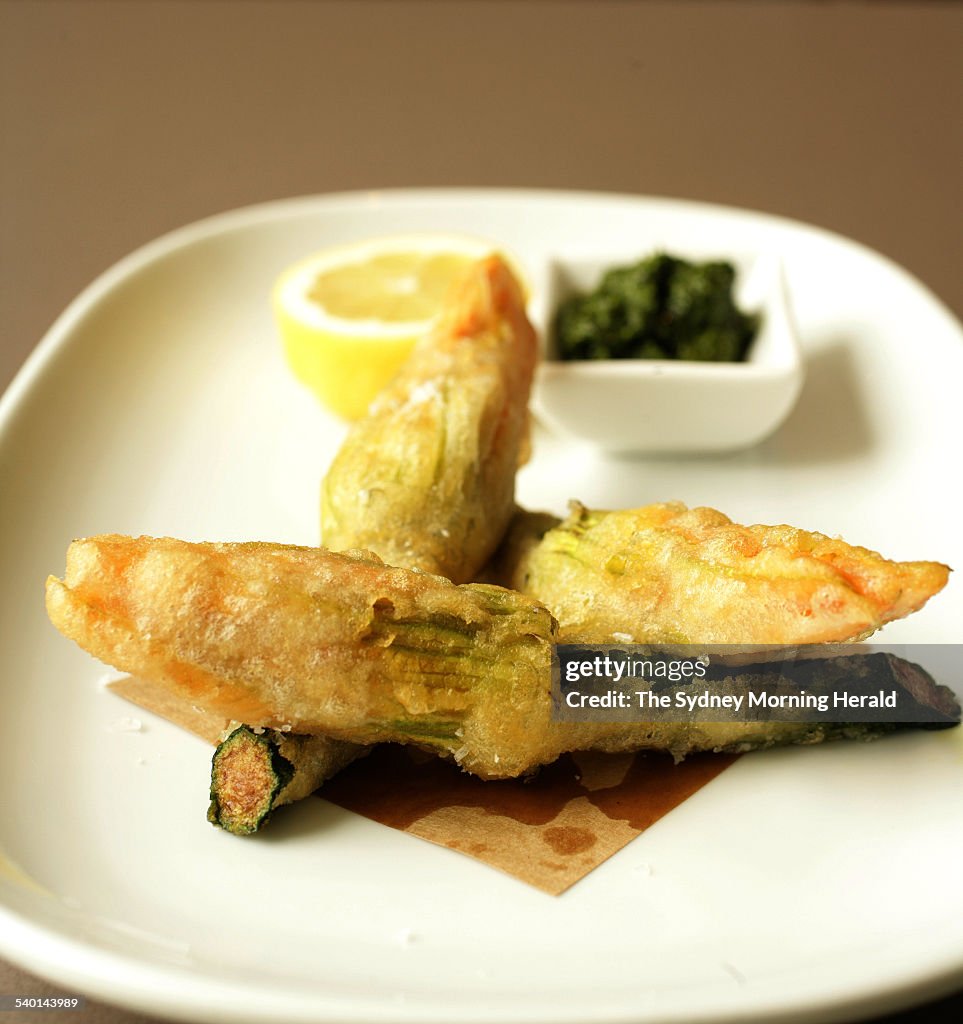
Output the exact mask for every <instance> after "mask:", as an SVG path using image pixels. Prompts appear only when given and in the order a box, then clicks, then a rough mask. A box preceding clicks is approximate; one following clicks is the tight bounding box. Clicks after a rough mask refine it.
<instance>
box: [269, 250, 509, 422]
mask: <svg viewBox="0 0 963 1024" xmlns="http://www.w3.org/2000/svg"><path fill="white" fill-rule="evenodd" d="M494 248H495V247H494V246H492V245H491V244H490V243H487V242H484V241H481V240H479V239H473V238H465V237H461V236H453V235H401V236H396V237H392V238H381V239H372V240H370V241H366V242H359V243H356V244H353V245H346V246H339V247H337V248H333V249H326V250H324V251H323V252H319V253H316V254H315V255H313V256H310V257H308V258H307V259H305V260H302V261H301V262H299V263H297V264H295V265H294V266H292V267H290V268H288V269H287V270H286V271H284V273H282V274H281V276H280V277H279V278H278V280H277V283H276V284H275V286H274V291H273V295H272V300H273V306H274V315H275V318H276V320H277V324H278V328H279V330H280V333H281V339H282V342H283V344H284V351H285V355H286V356H287V360H288V363H289V365H290V367H291V369H292V371H293V372H294V375H295V376H296V377H297V378H298V379H299V380H300V381H301V382H302V383H304V384H306V385H307V386H308V387H309V388H310V389H311V390H312V391H313V392H314V393H315V394H316V395H317V396H318V398H319V399H320V400H321V401H322V402H323V403H324V404H325V405H326V406H327V407H328V408H329V409H331V410H333V411H334V412H336V413H338V414H339V415H340V416H343V417H345V418H346V419H357V418H358V417H359V416H363V415H364V413H365V412H366V411H367V408H368V405H369V404H370V402H371V400H372V398H374V396H375V395H376V394H377V393H378V392H379V391H380V390H381V389H382V388H383V387H384V386H385V384H387V383H388V381H389V380H390V379H391V378H392V377H393V376H394V374H395V373H396V372H397V370H398V368H399V367H400V366H401V364H402V363H403V362H404V361H405V359H406V358H407V357H408V354H409V353H410V351H411V349H412V346H413V345H414V344H415V342H416V341H417V340H418V338H420V337H421V336H422V335H424V334H425V333H427V332H428V331H429V330H430V329H431V327H432V325H433V323H434V322H435V320H436V318H437V316H438V313H439V311H440V309H441V306H442V303H443V302H444V299H445V296H446V295H447V293H448V289H449V287H450V285H451V283H452V281H453V280H454V279H455V278H456V277H458V276H459V275H460V274H461V273H462V272H463V271H464V270H465V269H466V268H467V267H468V266H469V264H471V263H472V262H473V261H475V260H477V259H480V258H481V257H482V256H485V255H486V254H487V253H490V252H492V251H493V249H494Z"/></svg>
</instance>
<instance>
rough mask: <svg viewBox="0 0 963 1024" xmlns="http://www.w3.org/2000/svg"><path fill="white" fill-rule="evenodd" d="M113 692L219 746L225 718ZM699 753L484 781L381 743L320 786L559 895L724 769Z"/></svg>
mask: <svg viewBox="0 0 963 1024" xmlns="http://www.w3.org/2000/svg"><path fill="white" fill-rule="evenodd" d="M110 689H111V690H112V691H113V692H114V693H117V694H119V695H120V696H122V697H125V698H126V699H127V700H129V701H131V702H132V703H134V704H136V705H138V707H141V708H144V709H145V710H148V711H152V712H154V713H155V714H157V715H160V716H161V717H162V718H165V719H167V720H168V721H170V722H173V723H174V724H175V725H179V726H181V727H182V728H184V729H187V730H189V731H190V732H193V733H194V734H196V735H198V736H200V737H202V738H203V739H206V740H208V741H209V742H211V743H216V742H217V741H218V739H219V738H220V736H221V735H222V733H223V732H224V730H225V729H226V728H227V726H228V724H229V723H228V722H227V721H226V720H224V719H222V718H217V717H214V716H211V715H208V714H207V713H206V712H204V711H202V710H200V709H199V708H192V707H185V706H184V705H183V704H182V703H180V702H177V701H173V700H171V698H170V697H169V696H168V695H167V694H166V693H165V692H164V691H163V690H162V689H161V688H160V687H156V686H154V685H153V684H151V683H149V682H147V681H145V680H142V679H135V678H125V679H121V680H118V681H117V682H115V683H111V684H110ZM736 759H737V756H735V755H724V754H699V755H695V756H692V757H689V758H686V760H685V761H683V762H682V763H681V764H678V765H677V764H674V763H673V761H672V758H671V757H669V756H668V755H663V754H647V755H646V754H599V753H593V752H579V753H575V754H565V755H563V756H562V757H561V758H559V760H558V761H556V762H555V763H554V764H551V765H547V766H546V767H544V768H542V770H541V771H540V772H539V773H538V774H537V775H536V776H534V777H533V778H530V779H507V780H504V781H499V782H483V781H482V780H481V779H477V778H475V777H474V776H473V775H468V774H467V773H465V772H463V771H461V770H460V769H459V768H458V767H457V766H456V765H453V764H451V763H450V762H447V761H442V760H441V759H439V758H436V757H431V756H430V755H427V754H423V753H421V752H419V751H417V750H414V749H412V748H408V747H400V746H393V745H384V746H380V747H376V748H375V749H374V750H373V751H372V752H371V754H369V755H368V756H367V757H365V758H362V759H361V760H360V761H356V762H355V763H354V764H351V765H349V766H348V767H347V768H345V769H344V771H342V772H341V773H340V774H339V775H337V776H335V778H333V779H330V780H329V781H328V782H326V783H325V784H324V789H323V790H322V791H321V793H319V794H318V795H319V796H323V797H324V799H325V800H329V801H330V802H331V803H333V804H336V805H337V806H339V807H343V808H345V809H346V810H349V811H354V812H355V813H356V814H361V815H363V816H364V817H366V818H370V819H371V820H373V821H378V822H381V823H382V824H383V825H388V826H389V827H391V828H396V829H399V830H401V831H402V832H408V833H410V834H411V835H414V836H418V837H419V838H421V839H427V840H429V841H430V842H432V843H437V844H438V845H440V846H445V847H447V848H448V849H449V850H457V851H458V852H459V853H464V854H467V855H468V856H469V857H474V858H475V859H476V860H480V861H483V862H484V863H485V864H489V865H491V866H492V867H495V868H499V869H500V870H501V871H504V872H506V873H507V874H509V875H512V876H514V877H515V878H518V879H521V880H522V881H523V882H528V883H529V885H534V886H535V887H536V888H538V889H541V890H542V891H543V892H547V893H551V894H552V895H558V894H560V893H563V892H564V891H565V890H566V889H568V888H569V887H570V886H572V885H574V884H575V882H577V881H579V879H581V878H584V877H585V876H586V875H587V874H588V873H589V872H590V871H592V870H593V869H594V868H596V867H598V866H599V864H601V863H602V862H603V861H605V860H607V859H608V858H609V857H611V856H612V854H613V853H616V852H617V851H618V850H621V849H622V847H623V846H625V845H626V843H628V842H630V841H631V840H633V839H634V838H635V837H636V836H637V835H639V834H640V833H642V832H644V831H645V829H647V828H648V827H649V826H650V825H651V824H652V823H653V822H656V821H658V820H659V818H661V817H662V816H663V815H665V814H668V812H669V811H671V810H672V809H673V808H674V807H678V806H679V804H681V803H682V802H683V801H684V800H686V799H688V798H689V797H690V796H692V794H693V793H695V792H696V791H697V790H699V789H701V788H702V787H703V786H704V785H705V784H706V783H707V782H710V781H711V780H712V779H714V778H715V777H716V776H717V775H719V774H720V772H722V771H724V770H725V769H726V768H727V767H728V766H729V765H731V764H732V763H733V762H734V761H735V760H736Z"/></svg>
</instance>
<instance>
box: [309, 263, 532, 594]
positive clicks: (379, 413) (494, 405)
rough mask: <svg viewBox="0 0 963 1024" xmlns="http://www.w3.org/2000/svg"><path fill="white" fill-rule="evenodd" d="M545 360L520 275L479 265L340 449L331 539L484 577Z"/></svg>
mask: <svg viewBox="0 0 963 1024" xmlns="http://www.w3.org/2000/svg"><path fill="white" fill-rule="evenodd" d="M535 356H536V345H535V332H534V331H533V329H532V326H531V324H530V323H529V322H528V319H527V318H526V316H525V301H524V297H523V295H522V292H521V289H520V287H519V285H518V282H517V281H516V280H515V279H514V277H513V276H512V274H511V271H510V270H509V269H508V267H507V265H506V264H505V262H504V261H503V260H502V259H501V258H500V257H498V256H491V257H488V258H487V259H484V260H481V261H480V262H478V263H477V264H474V265H473V267H472V268H471V269H470V271H469V273H468V275H467V277H466V278H465V279H464V280H463V281H462V282H461V283H460V285H459V286H458V288H457V290H456V291H455V293H454V294H453V296H452V299H451V300H450V302H449V304H448V307H447V311H446V312H445V314H444V315H443V318H442V320H441V322H440V324H439V325H438V327H437V328H436V329H435V331H434V332H433V333H432V334H430V335H429V336H428V337H427V338H425V339H423V340H422V341H421V342H419V343H418V345H417V346H416V347H415V350H414V352H413V353H412V355H411V357H410V359H409V360H408V361H407V362H406V363H405V365H404V366H403V367H402V369H401V371H400V372H399V374H398V375H397V376H396V377H395V379H394V380H393V381H392V383H391V384H389V385H388V387H387V388H386V389H385V390H384V391H382V392H381V394H380V395H379V396H378V397H377V398H376V399H375V400H374V402H373V403H372V404H371V408H370V409H369V411H368V415H367V416H366V417H365V418H364V419H362V420H361V421H359V422H358V423H357V424H355V426H354V427H353V428H352V429H351V432H350V433H349V434H348V437H347V439H346V440H345V442H344V444H343V445H342V447H341V450H340V451H339V452H338V454H337V455H336V456H335V459H334V461H333V463H332V465H331V468H330V469H329V471H328V475H327V476H326V477H325V480H324V483H323V484H322V491H321V534H322V538H321V539H322V542H323V543H324V545H325V546H326V547H328V548H331V549H332V550H346V549H349V548H364V549H367V550H371V551H376V552H377V553H378V554H379V555H380V556H381V557H382V558H384V560H385V561H386V562H387V563H388V564H389V565H400V566H404V567H406V568H421V569H425V570H427V571H428V572H433V573H437V574H438V575H440V576H445V577H447V578H449V579H452V580H454V581H455V582H456V583H463V582H465V581H467V580H470V579H472V578H473V577H474V576H475V574H476V573H477V572H478V570H479V569H480V568H481V566H482V565H483V564H484V563H485V561H486V560H487V559H488V558H489V556H490V555H491V553H492V552H493V551H494V550H495V547H496V546H497V545H498V543H499V541H500V540H501V538H502V534H503V533H504V532H505V528H506V526H507V525H508V521H509V519H510V518H511V516H512V512H513V510H514V493H515V470H516V468H517V466H518V464H519V461H520V459H521V458H522V456H523V455H524V453H525V451H526V447H527V437H528V393H529V389H530V387H531V382H532V373H533V371H534V366H535Z"/></svg>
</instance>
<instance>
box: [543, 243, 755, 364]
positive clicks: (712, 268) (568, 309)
mask: <svg viewBox="0 0 963 1024" xmlns="http://www.w3.org/2000/svg"><path fill="white" fill-rule="evenodd" d="M735 276H736V272H735V269H734V268H733V266H732V264H730V263H725V262H721V261H717V262H711V263H689V262H687V261H686V260H683V259H678V258H677V257H675V256H669V255H667V254H665V253H658V254H656V255H654V256H650V257H649V258H648V259H644V260H642V261H641V262H640V263H636V264H635V265H633V266H630V267H617V268H615V269H613V270H609V271H608V272H607V273H606V274H605V275H604V276H603V278H602V281H601V283H600V284H599V286H598V287H597V288H596V289H595V291H593V292H590V293H589V294H587V295H574V296H572V297H571V298H570V299H568V300H567V301H565V302H564V303H563V304H562V305H561V307H560V308H559V311H558V316H557V320H556V337H557V339H558V354H559V358H560V359H694V360H702V361H706V362H739V361H741V360H743V359H745V358H746V352H747V350H748V348H749V344H750V342H751V341H752V339H753V338H754V337H755V334H756V331H757V329H758V327H759V318H758V317H757V316H754V315H751V314H748V313H743V312H742V311H741V310H739V309H738V308H737V307H736V304H735V302H734V301H733V298H732V284H733V281H734V280H735Z"/></svg>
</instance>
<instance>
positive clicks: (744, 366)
mask: <svg viewBox="0 0 963 1024" xmlns="http://www.w3.org/2000/svg"><path fill="white" fill-rule="evenodd" d="M669 251H670V252H671V254H672V255H673V256H682V257H684V258H685V259H690V260H704V259H706V258H707V256H706V254H696V253H690V252H685V251H678V250H677V249H676V248H675V247H671V248H670V250H669ZM643 255H646V254H644V253H636V254H635V255H630V256H629V257H628V258H626V256H625V254H622V255H621V256H614V257H613V256H606V257H595V258H591V259H580V260H567V259H566V260H561V259H559V260H553V261H551V262H550V263H549V264H548V266H547V267H546V271H545V278H546V279H545V281H544V302H543V304H542V306H541V310H542V312H543V316H542V317H541V319H542V320H543V322H542V323H541V324H539V326H540V328H541V333H542V337H543V339H544V346H545V347H544V351H543V361H542V364H541V366H540V367H539V370H538V374H537V377H536V382H535V388H534V392H533V399H532V405H533V408H534V410H535V413H536V415H537V416H538V418H539V420H540V421H541V422H542V423H543V424H544V425H545V426H546V427H548V428H549V429H550V430H551V431H552V432H553V433H556V434H558V435H560V436H562V437H566V438H569V439H572V440H579V441H584V442H587V443H589V444H592V445H594V446H595V447H597V448H600V449H603V450H605V451H609V452H624V453H631V452H640V453H672V452H692V453H698V452H722V451H731V450H736V449H740V448H748V447H749V446H751V445H754V444H756V443H758V442H759V441H761V440H763V439H764V438H765V437H767V436H769V435H770V434H771V433H772V432H773V431H775V430H776V429H777V428H778V426H779V425H780V424H781V423H782V422H783V421H784V420H785V418H786V417H787V416H788V415H789V413H790V411H791V410H792V407H793V406H794V405H795V403H796V399H797V398H798V397H799V393H800V391H801V389H802V384H803V376H804V372H803V361H802V356H801V354H800V348H799V343H798V340H797V338H796V332H795V329H794V327H793V324H792V319H791V317H790V313H789V308H788V302H787V296H786V287H785V282H784V278H783V272H782V265H781V263H780V261H779V259H778V258H777V257H775V256H774V255H770V254H762V255H758V256H744V257H739V256H733V255H732V254H727V253H720V254H712V256H713V258H718V259H725V260H727V261H728V262H730V263H732V264H733V265H734V267H735V268H736V284H735V289H734V291H735V299H736V302H737V304H738V306H739V308H740V309H743V310H745V311H747V312H752V313H757V314H759V316H760V324H759V329H758V332H757V334H756V336H755V338H754V339H753V341H752V343H751V345H750V347H749V350H748V353H747V356H746V359H745V360H744V361H743V362H695V361H690V360H682V359H594V360H563V359H561V358H559V352H558V346H557V341H556V329H555V315H556V312H557V310H558V308H559V306H560V304H561V303H562V302H564V301H565V299H567V298H568V297H569V296H571V295H573V294H576V293H585V292H588V291H591V290H592V289H594V288H595V287H596V286H597V285H598V283H599V280H600V279H601V277H602V275H603V273H604V272H605V271H606V270H608V269H611V268H612V267H619V266H625V265H627V264H629V263H631V262H633V261H634V260H637V259H639V258H641V257H642V256H643Z"/></svg>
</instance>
